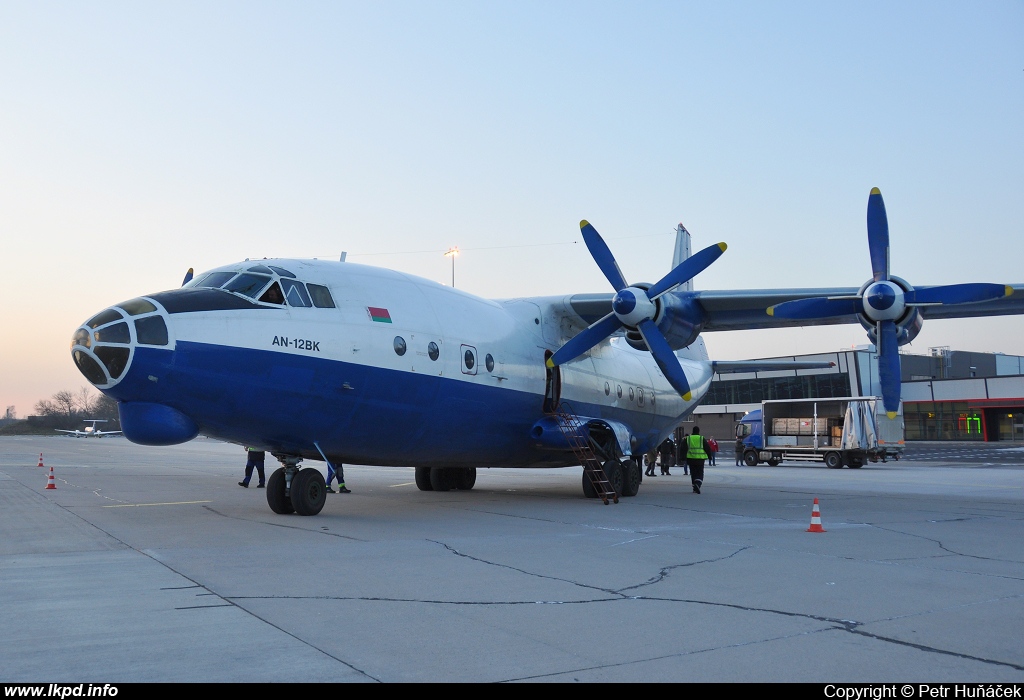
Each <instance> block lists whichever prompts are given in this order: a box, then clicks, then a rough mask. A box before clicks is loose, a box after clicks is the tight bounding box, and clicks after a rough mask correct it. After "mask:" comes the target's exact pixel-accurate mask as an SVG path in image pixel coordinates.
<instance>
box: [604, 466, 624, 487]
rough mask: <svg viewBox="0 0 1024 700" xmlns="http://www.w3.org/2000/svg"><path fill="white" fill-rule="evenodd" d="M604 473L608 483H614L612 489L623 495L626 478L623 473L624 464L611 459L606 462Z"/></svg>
mask: <svg viewBox="0 0 1024 700" xmlns="http://www.w3.org/2000/svg"><path fill="white" fill-rule="evenodd" d="M603 468H604V475H605V478H607V479H608V483H609V484H611V485H612V489H614V490H615V493H617V494H619V495H620V496H621V495H622V485H623V482H624V481H625V479H624V478H623V474H622V465H620V464H619V463H618V462H617V461H616V460H614V459H610V460H608V461H607V462H605V463H604V467H603Z"/></svg>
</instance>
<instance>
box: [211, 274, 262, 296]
mask: <svg viewBox="0 0 1024 700" xmlns="http://www.w3.org/2000/svg"><path fill="white" fill-rule="evenodd" d="M268 282H270V278H269V277H267V276H266V275H254V274H252V273H249V272H243V273H242V274H240V275H238V277H235V278H234V279H232V280H231V281H230V282H228V283H227V284H225V285H223V286H222V287H221V289H226V290H227V291H229V292H235V293H237V294H242V295H244V296H247V297H251V298H253V299H255V298H256V297H257V296H259V293H260V292H261V291H263V288H264V287H266V286H267V283H268Z"/></svg>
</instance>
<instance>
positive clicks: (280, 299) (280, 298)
mask: <svg viewBox="0 0 1024 700" xmlns="http://www.w3.org/2000/svg"><path fill="white" fill-rule="evenodd" d="M259 300H260V301H262V302H263V303H264V304H284V294H282V293H281V286H280V285H279V284H278V283H277V282H274V283H273V284H272V285H270V286H269V287H267V291H265V292H263V296H261V297H260V299H259Z"/></svg>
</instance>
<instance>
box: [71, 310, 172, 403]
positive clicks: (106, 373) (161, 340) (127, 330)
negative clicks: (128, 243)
mask: <svg viewBox="0 0 1024 700" xmlns="http://www.w3.org/2000/svg"><path fill="white" fill-rule="evenodd" d="M170 345H171V337H170V333H169V332H168V325H167V314H166V312H165V311H164V310H163V309H162V308H160V307H159V306H158V305H157V304H156V303H155V302H153V301H151V300H149V299H144V298H139V299H132V300H130V301H126V302H123V303H121V304H117V305H116V306H111V307H110V308H107V309H104V310H103V311H101V312H99V313H98V314H96V315H95V316H93V317H92V318H90V319H89V320H88V321H86V322H85V323H83V324H82V325H81V326H79V328H78V330H76V331H75V332H74V334H73V335H72V336H71V357H72V359H73V360H74V361H75V365H76V366H77V367H78V371H80V372H81V373H82V375H83V376H84V377H85V378H86V379H88V380H89V382H90V383H92V384H93V385H94V386H95V387H96V388H98V389H109V388H111V387H113V386H115V385H116V384H118V383H119V382H120V381H121V380H122V379H124V378H125V376H127V374H128V370H129V368H130V367H131V365H132V360H133V359H134V357H135V355H136V351H137V350H138V349H139V348H140V347H146V346H149V347H155V348H163V349H170Z"/></svg>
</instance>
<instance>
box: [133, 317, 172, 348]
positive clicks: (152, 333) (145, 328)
mask: <svg viewBox="0 0 1024 700" xmlns="http://www.w3.org/2000/svg"><path fill="white" fill-rule="evenodd" d="M135 336H136V337H137V338H138V339H139V342H140V343H142V344H143V345H167V324H165V323H164V320H163V319H162V318H160V317H159V316H147V317H146V318H137V319H135Z"/></svg>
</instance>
